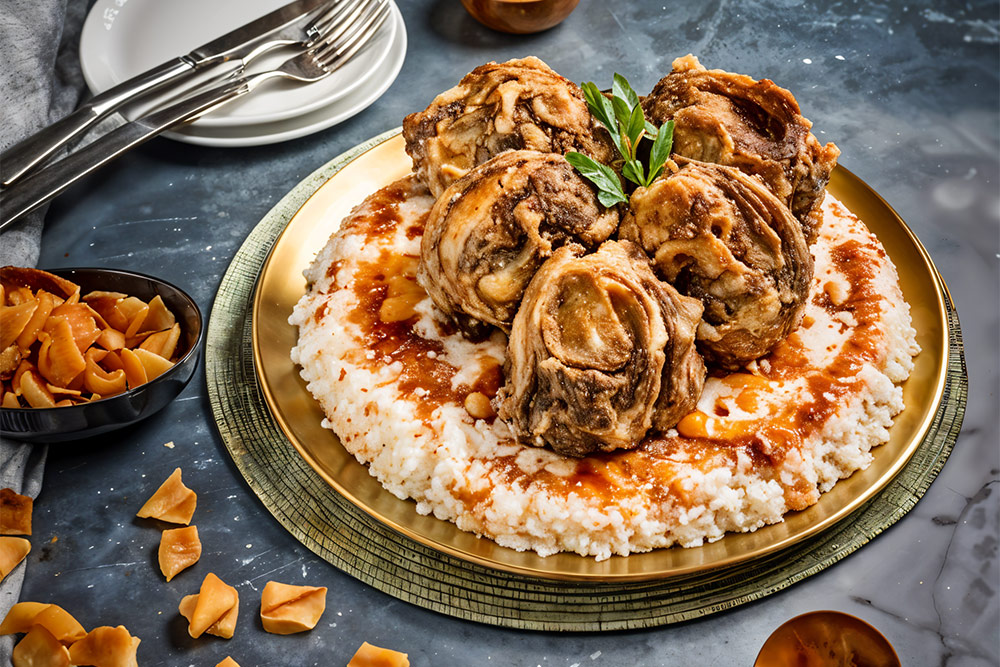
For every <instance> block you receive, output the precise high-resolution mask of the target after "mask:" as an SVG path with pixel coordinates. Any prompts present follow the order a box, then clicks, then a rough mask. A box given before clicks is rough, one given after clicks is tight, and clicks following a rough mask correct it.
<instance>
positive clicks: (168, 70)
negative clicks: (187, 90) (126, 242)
mask: <svg viewBox="0 0 1000 667" xmlns="http://www.w3.org/2000/svg"><path fill="white" fill-rule="evenodd" d="M363 1H364V0H306V1H302V2H297V3H292V4H289V5H286V6H285V7H284V8H282V9H281V10H279V12H276V14H278V13H283V12H287V13H288V14H289V15H294V14H295V13H296V12H298V11H300V9H302V8H306V9H308V8H314V9H312V10H311V11H308V12H307V13H305V14H303V15H302V16H301V18H298V19H295V20H292V21H290V22H289V23H288V24H287V25H286V26H285V27H283V28H281V29H280V30H278V31H276V32H273V33H271V34H269V35H268V37H267V38H266V39H264V40H259V39H258V40H255V39H254V38H253V37H252V35H251V36H248V34H252V33H253V31H254V30H255V29H256V27H255V26H256V24H257V23H259V21H266V20H269V17H270V16H271V15H268V17H264V18H263V19H260V20H259V21H257V22H251V23H250V24H247V25H245V26H242V27H241V28H238V29H237V30H236V31H234V32H233V33H229V34H227V35H226V36H224V37H221V38H219V39H218V40H215V41H213V42H211V43H210V44H208V45H203V46H202V47H199V48H198V49H196V50H195V51H193V52H192V53H191V54H188V55H186V56H182V57H180V58H177V59H175V60H172V61H168V62H167V63H164V64H163V65H161V66H160V67H158V68H154V69H153V70H150V71H148V72H145V73H143V74H141V75H139V76H138V77H136V78H133V79H130V80H129V81H126V82H124V83H122V84H119V85H118V86H115V87H113V88H111V89H110V90H107V91H104V92H102V93H99V94H97V95H95V96H94V97H92V98H91V99H89V100H87V101H86V102H84V103H83V104H82V105H81V106H80V108H78V109H76V110H75V111H73V112H72V113H70V114H69V115H68V116H66V117H65V118H62V119H60V120H58V121H56V122H55V123H53V124H51V125H49V126H48V127H46V128H43V129H42V130H40V131H39V132H37V133H35V134H33V135H32V136H30V137H27V138H26V139H24V140H23V141H21V142H19V143H18V144H17V145H15V146H11V147H10V148H8V149H7V150H5V151H3V154H2V155H0V177H2V184H0V187H7V186H10V185H11V184H13V183H14V182H16V181H17V180H19V179H21V178H23V177H24V176H26V175H27V174H28V173H29V172H30V171H31V170H32V169H35V168H36V167H37V166H38V165H40V164H41V163H43V162H45V161H46V160H47V159H49V158H50V157H51V156H52V155H54V154H55V153H56V152H58V151H59V150H60V149H62V148H64V147H65V146H67V145H68V144H69V143H70V142H71V141H73V140H74V139H76V138H78V137H80V136H81V135H82V134H83V133H84V132H86V131H87V130H89V129H90V128H91V127H93V126H94V125H95V124H97V123H98V122H99V121H101V120H102V119H104V118H107V117H108V116H109V115H111V114H112V113H114V112H115V111H118V110H119V109H122V108H124V107H126V106H128V105H130V104H134V103H136V102H141V101H145V100H147V99H149V98H153V99H154V100H155V99H156V97H163V96H164V92H165V91H167V90H168V89H169V88H171V87H178V86H180V87H183V86H184V84H186V83H189V82H190V80H191V78H192V77H193V76H194V75H195V74H197V73H200V72H204V71H206V70H210V69H211V68H212V67H217V66H220V65H221V64H222V63H236V64H237V65H238V66H237V68H236V69H235V70H234V72H233V73H232V74H230V76H229V77H228V78H233V76H240V75H242V74H243V73H244V71H245V69H246V67H247V65H249V64H250V63H252V62H253V61H255V60H256V59H258V58H260V57H261V56H263V55H264V54H266V53H270V52H271V51H274V50H275V49H279V48H284V47H294V46H298V47H300V48H308V47H310V46H311V45H313V44H315V43H316V42H317V41H320V40H324V39H326V38H327V37H328V36H329V35H331V34H332V33H333V32H334V31H335V30H337V29H338V28H339V27H340V26H341V25H343V22H344V21H345V20H346V19H347V18H348V17H349V15H350V14H349V13H350V12H351V11H352V10H353V9H355V8H356V7H357V6H358V4H359V3H361V2H363ZM316 8H318V9H316ZM282 16H284V14H282ZM273 20H277V19H273ZM230 40H234V41H241V40H245V41H246V43H245V44H241V45H240V46H237V47H234V48H230V49H226V50H223V51H222V52H221V53H215V52H214V49H216V48H223V47H222V46H218V45H219V44H220V43H224V44H228V43H229V41H230ZM258 42H259V43H258ZM195 55H197V58H200V60H199V59H197V58H195ZM168 100H169V97H168ZM168 100H161V101H168ZM161 106H162V104H161Z"/></svg>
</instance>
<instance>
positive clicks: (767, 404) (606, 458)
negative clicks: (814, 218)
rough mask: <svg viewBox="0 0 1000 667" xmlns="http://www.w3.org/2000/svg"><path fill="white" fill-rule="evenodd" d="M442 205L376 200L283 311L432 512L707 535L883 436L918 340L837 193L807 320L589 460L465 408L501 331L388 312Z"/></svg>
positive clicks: (623, 546) (498, 528) (355, 416)
mask: <svg viewBox="0 0 1000 667" xmlns="http://www.w3.org/2000/svg"><path fill="white" fill-rule="evenodd" d="M431 202H432V199H431V198H430V197H429V195H428V193H427V192H426V191H425V190H424V189H423V188H422V186H420V185H419V184H418V183H417V182H416V181H415V179H413V178H412V177H411V178H407V179H403V180H401V181H398V182H396V183H394V184H392V185H390V186H387V187H386V188H383V189H382V190H379V191H378V192H376V193H375V194H373V195H372V196H371V197H369V199H368V200H366V202H365V203H364V204H362V205H361V206H359V207H358V208H357V209H355V211H354V212H353V213H352V215H351V216H350V217H349V218H348V219H346V220H345V221H344V223H343V225H342V227H341V230H340V231H339V232H338V233H337V234H335V235H334V237H332V238H331V241H330V243H329V244H328V245H327V247H326V248H325V249H324V250H323V251H322V252H321V253H320V255H319V257H318V258H317V260H316V262H315V263H314V265H313V267H311V269H310V270H309V272H307V276H308V277H309V278H310V280H311V281H312V285H311V289H310V291H309V293H308V294H306V295H305V296H304V297H303V299H302V300H301V301H300V303H299V305H298V306H297V307H296V311H295V313H294V314H293V316H292V317H291V319H290V321H291V322H292V323H293V324H296V325H298V326H299V327H300V339H299V345H298V346H297V347H296V348H295V350H293V359H294V360H295V361H296V362H297V363H299V364H300V365H301V366H302V368H303V370H302V375H303V377H304V378H305V379H306V381H307V382H309V383H310V384H309V388H310V391H311V392H313V394H314V396H315V397H316V398H317V400H319V401H320V403H321V405H322V406H323V407H324V411H325V412H326V414H327V421H326V422H325V425H327V426H328V427H330V428H332V429H333V430H334V431H335V432H336V433H337V434H338V435H339V436H340V437H341V440H342V442H343V444H344V446H345V447H347V448H348V450H349V451H351V452H352V453H353V454H354V455H355V456H356V457H357V458H358V459H359V460H360V461H362V462H363V463H367V464H369V465H370V472H371V473H372V474H373V475H374V476H376V477H377V478H378V479H379V480H380V481H381V482H382V483H383V485H384V486H386V488H387V489H389V490H390V491H392V492H393V493H394V494H396V495H397V496H400V497H407V496H408V497H412V498H414V499H415V500H416V501H417V503H418V506H417V507H418V510H419V511H421V512H422V513H429V512H432V511H433V512H434V513H435V515H436V516H438V517H440V518H444V519H449V520H452V521H455V522H456V523H457V524H458V526H459V528H462V529H463V530H468V531H472V532H476V533H477V534H480V535H485V536H488V537H491V538H493V539H495V540H497V541H498V542H499V543H500V544H503V545H505V546H511V547H513V548H517V549H534V550H536V551H538V552H539V553H540V554H543V555H545V554H548V553H553V552H555V551H559V550H570V551H577V552H579V553H582V554H585V555H595V556H597V557H598V558H606V557H608V556H610V555H611V554H614V553H617V554H622V555H625V554H627V553H629V552H631V551H645V550H649V549H651V548H656V547H661V546H668V545H670V544H674V543H681V544H683V545H685V546H694V545H697V544H701V543H702V542H703V541H704V540H714V539H718V538H720V537H721V536H722V535H724V533H725V532H726V531H746V530H754V529H756V528H758V527H760V526H762V525H765V524H767V523H774V522H777V521H780V520H781V517H782V515H783V514H784V513H785V512H787V511H789V510H797V509H803V508H805V507H808V506H809V505H812V504H814V503H815V502H817V501H818V499H819V496H820V494H821V493H823V492H825V491H827V490H829V489H830V488H831V487H832V486H833V484H834V483H835V482H836V481H837V480H838V479H840V478H843V477H846V476H848V475H850V474H851V473H852V472H853V471H854V470H857V469H860V468H864V467H867V465H868V464H869V463H870V462H871V458H872V456H871V454H870V452H869V450H870V449H871V448H872V447H873V446H876V445H878V444H881V443H883V442H885V441H886V440H887V439H888V427H889V425H890V424H891V419H892V416H893V415H894V414H896V413H897V412H899V411H900V410H901V409H902V398H901V396H902V393H901V389H900V388H899V387H898V386H897V384H896V383H899V382H902V381H903V380H904V379H905V378H906V377H907V376H908V375H909V372H910V370H911V368H912V355H914V354H916V353H917V351H918V348H917V346H916V343H915V341H914V335H915V334H914V332H913V330H912V328H911V327H910V318H909V308H908V306H907V305H906V303H905V301H903V298H902V295H901V293H900V290H899V286H898V280H897V277H896V273H895V268H894V267H893V266H892V264H891V262H890V261H889V259H888V258H887V256H886V254H885V252H884V250H883V249H882V247H881V246H880V244H879V243H878V241H877V239H875V237H874V236H873V235H872V234H870V233H869V232H868V231H867V229H865V228H864V226H863V225H862V224H861V223H860V222H859V221H858V220H857V218H855V217H854V216H853V215H852V214H850V212H848V211H847V210H846V209H845V208H844V207H843V206H842V205H840V204H839V203H838V202H836V200H834V199H833V198H832V197H830V196H829V195H828V196H827V201H826V203H825V204H824V214H825V215H824V222H823V225H822V227H821V229H820V238H819V241H818V242H817V243H816V245H815V246H814V247H813V253H814V259H815V261H816V271H815V277H814V279H813V284H812V289H811V295H810V300H809V305H808V307H807V311H806V318H805V324H804V325H803V326H802V327H801V328H800V329H799V331H797V332H796V333H794V334H792V335H791V336H790V337H789V338H787V339H786V340H785V341H783V342H782V343H780V344H779V346H778V347H777V348H776V349H775V350H774V351H773V352H772V353H771V354H770V355H769V356H768V357H766V358H764V359H762V360H759V361H758V362H756V363H753V364H751V365H750V368H749V369H747V370H746V371H744V372H740V373H733V374H718V373H716V374H714V375H713V376H712V377H710V378H709V379H708V381H707V383H706V387H705V391H704V393H703V395H702V397H701V400H700V401H699V404H698V410H697V411H695V412H694V413H692V414H690V415H688V416H687V417H685V418H684V419H683V420H682V421H681V423H680V424H679V425H678V427H677V429H672V430H670V431H669V432H667V433H666V434H662V435H656V436H652V437H647V438H646V439H645V440H644V441H643V442H642V444H641V445H640V446H639V447H638V448H636V449H634V450H630V451H618V452H614V453H609V454H600V455H594V456H590V457H587V458H584V459H564V458H563V457H561V456H558V455H556V454H554V453H553V452H551V451H548V450H542V449H536V448H532V447H524V446H521V445H518V444H517V443H515V442H513V441H512V440H511V439H510V436H509V435H508V433H507V431H506V428H505V426H504V425H503V423H502V422H499V421H494V419H493V418H492V417H490V418H488V419H480V420H476V419H473V418H472V417H471V416H470V415H469V413H468V412H467V411H466V410H465V409H464V407H463V405H464V402H465V399H466V397H467V396H468V395H469V394H470V393H472V392H480V393H483V394H485V395H486V396H487V397H488V398H493V397H494V396H495V395H496V391H497V389H498V387H499V386H500V385H501V384H502V383H503V371H502V367H501V363H502V359H503V350H504V344H505V341H504V339H503V336H502V334H500V333H499V332H498V333H497V334H496V335H495V336H493V337H492V338H491V339H486V340H482V341H468V340H466V339H464V338H463V337H462V335H461V334H460V333H458V332H457V331H455V330H454V328H453V327H452V326H450V325H449V324H447V323H446V322H445V320H444V319H443V318H442V317H440V315H437V316H436V315H435V312H434V308H433V306H432V305H431V303H430V300H429V299H428V298H426V297H425V296H424V295H423V294H420V295H418V297H417V299H419V303H417V304H416V305H415V307H414V314H413V316H412V317H409V318H407V319H402V320H398V321H390V322H387V321H384V320H383V319H382V317H380V312H382V307H383V304H384V302H385V300H386V298H387V297H388V296H389V294H390V289H391V286H392V285H393V284H396V285H400V284H403V285H404V286H406V285H407V284H405V283H399V282H398V281H400V280H413V275H414V274H415V271H416V265H417V258H418V257H419V243H420V231H421V230H422V226H423V223H424V220H425V219H426V216H427V212H428V210H429V208H430V203H431ZM394 280H395V281H397V282H396V283H393V281H394ZM414 285H415V283H414ZM407 289H409V287H407ZM417 289H419V287H417ZM324 349H325V350H327V351H326V352H324V351H323V350H324ZM402 422H405V423H402ZM385 450H392V451H391V452H389V453H386V452H385Z"/></svg>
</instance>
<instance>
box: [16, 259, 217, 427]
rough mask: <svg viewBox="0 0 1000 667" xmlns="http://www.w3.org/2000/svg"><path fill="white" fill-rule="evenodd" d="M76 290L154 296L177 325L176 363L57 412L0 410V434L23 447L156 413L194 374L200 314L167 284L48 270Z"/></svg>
mask: <svg viewBox="0 0 1000 667" xmlns="http://www.w3.org/2000/svg"><path fill="white" fill-rule="evenodd" d="M50 273H54V274H56V275H57V276H62V277H63V278H66V279H67V280H72V281H73V282H75V283H77V284H78V285H80V288H81V292H82V293H83V294H86V293H87V292H90V291H94V290H102V291H106V292H124V293H125V294H128V295H129V296H136V297H139V298H140V299H143V300H144V301H149V300H150V299H152V298H153V297H155V296H156V295H157V294H158V295H160V298H161V299H163V303H165V304H166V306H167V308H169V309H170V311H171V312H172V313H174V315H175V316H176V317H177V321H178V322H179V323H180V325H181V339H180V341H179V342H178V346H179V348H180V360H179V361H178V362H177V363H176V364H174V365H173V367H171V368H170V369H169V370H168V371H167V372H165V373H163V374H162V375H160V376H159V377H158V378H156V379H155V380H152V381H150V382H147V383H146V384H144V385H140V386H138V387H136V388H135V389H130V390H129V391H126V392H125V393H124V394H118V395H117V396H111V397H109V398H103V399H101V400H99V401H93V402H91V403H81V404H80V405H74V406H67V407H62V408H0V434H2V435H3V437H4V438H5V439H6V438H10V439H12V440H22V441H26V442H39V443H42V442H45V443H48V442H64V441H67V440H78V439H82V438H89V437H91V436H95V435H100V434H101V433H107V432H108V431H113V430H114V429H117V428H122V427H124V426H128V425H129V424H134V423H136V422H137V421H139V420H141V419H145V418H146V417H148V416H150V415H151V414H153V413H154V412H157V411H158V410H160V409H161V408H163V407H164V406H166V404H167V403H169V402H170V401H172V400H174V398H175V397H176V396H177V394H179V393H180V392H181V390H182V389H183V388H184V386H185V385H186V384H187V383H188V381H189V380H190V379H191V376H192V375H194V371H195V369H196V368H197V367H198V358H199V356H200V355H201V341H202V338H203V336H204V327H203V326H202V316H201V310H199V309H198V304H196V303H195V302H194V299H192V298H191V297H190V296H188V295H187V294H186V293H185V292H183V291H182V290H181V289H179V288H178V287H175V286H174V285H171V284H170V283H167V282H164V281H162V280H158V279H156V278H153V277H151V276H145V275H142V274H141V273H130V272H128V271H118V270H115V269H52V270H50Z"/></svg>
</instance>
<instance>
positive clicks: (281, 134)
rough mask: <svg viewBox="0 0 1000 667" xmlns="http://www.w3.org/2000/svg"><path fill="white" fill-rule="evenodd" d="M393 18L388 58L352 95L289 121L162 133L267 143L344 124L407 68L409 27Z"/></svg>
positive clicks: (226, 143) (233, 143)
mask: <svg viewBox="0 0 1000 667" xmlns="http://www.w3.org/2000/svg"><path fill="white" fill-rule="evenodd" d="M392 20H393V21H395V23H396V29H395V34H394V38H393V40H392V44H391V46H390V48H389V53H388V55H387V56H386V59H385V61H383V63H382V65H381V66H380V67H379V68H378V69H376V70H373V71H371V72H369V73H368V74H367V76H366V77H365V78H363V79H362V80H361V82H360V86H359V88H358V89H357V90H355V92H354V93H352V94H351V95H348V96H347V97H343V98H341V99H339V100H337V101H336V102H333V103H332V104H329V105H327V106H325V107H321V108H319V109H316V110H315V111H310V112H309V113H306V114H303V115H300V116H295V117H293V118H289V119H286V120H279V121H274V122H271V123H261V124H256V125H245V126H236V127H202V126H201V125H200V123H192V124H191V125H187V126H185V127H183V128H181V129H179V130H176V131H174V132H164V133H163V135H162V136H164V137H168V138H170V139H175V140H176V141H182V142H184V143H188V144H197V145H199V146H222V147H238V146H263V145H265V144H276V143H278V142H281V141H288V140H290V139H297V138H298V137H304V136H306V135H307V134H312V133H313V132H318V131H320V130H324V129H326V128H328V127H331V126H333V125H336V124H337V123H342V122H343V121H345V120H347V119H348V118H350V117H352V116H354V115H356V114H357V113H359V112H361V111H363V110H364V109H366V108H368V106H369V105H371V104H372V103H373V102H374V101H375V100H377V99H378V98H379V97H381V96H382V93H384V92H385V91H386V90H388V88H389V86H391V85H392V82H393V81H395V80H396V76H397V75H398V74H399V70H400V69H401V68H402V67H403V60H404V59H405V57H406V26H405V25H404V24H403V17H402V16H401V15H400V14H399V10H398V9H396V8H395V7H393V16H392ZM255 94H256V93H255Z"/></svg>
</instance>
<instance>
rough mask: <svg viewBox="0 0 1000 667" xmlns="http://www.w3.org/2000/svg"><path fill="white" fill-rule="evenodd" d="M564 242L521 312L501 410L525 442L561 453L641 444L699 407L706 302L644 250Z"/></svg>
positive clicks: (499, 400)
mask: <svg viewBox="0 0 1000 667" xmlns="http://www.w3.org/2000/svg"><path fill="white" fill-rule="evenodd" d="M582 253H583V248H581V247H579V246H566V247H563V248H560V249H559V250H557V251H556V253H555V254H554V255H553V256H552V257H551V258H550V259H548V260H547V261H546V262H545V263H544V264H543V265H542V267H541V268H540V269H539V270H538V273H537V274H536V275H535V277H534V279H533V280H532V281H531V284H530V285H529V287H528V290H527V292H525V295H524V301H523V302H522V304H521V308H520V310H519V311H518V314H517V317H516V318H515V319H514V326H513V329H512V330H511V334H510V340H509V342H508V345H507V360H506V363H505V365H504V375H505V377H506V383H505V384H504V386H503V387H502V388H501V389H500V392H499V393H498V394H497V399H496V404H497V406H498V413H499V415H500V418H501V419H503V420H504V421H505V422H506V423H507V424H508V425H509V427H510V428H511V430H512V431H513V432H514V434H515V435H516V436H517V438H518V440H520V441H521V442H524V443H526V444H533V445H536V446H544V445H549V446H551V447H552V449H554V450H555V451H557V452H559V453H560V454H565V455H569V456H585V455H587V454H590V453H592V452H597V451H612V450H615V449H622V448H624V449H631V448H634V447H635V446H636V445H638V444H639V442H640V441H641V440H642V438H643V436H644V435H645V434H646V432H647V431H648V430H649V429H650V428H656V429H658V430H666V429H668V428H670V427H672V426H674V425H675V424H676V423H677V421H678V420H679V419H680V418H681V417H682V416H683V415H685V414H687V413H688V412H690V411H691V410H692V409H694V406H695V404H696V403H697V400H698V397H699V396H700V395H701V390H702V387H703V385H704V381H705V364H704V362H703V361H702V359H701V356H700V355H699V354H698V352H697V351H696V349H695V344H694V337H695V328H696V327H697V323H698V318H699V316H700V314H701V304H700V303H699V302H698V301H697V300H695V299H689V298H687V297H683V296H681V295H680V294H678V293H677V291H676V290H675V289H673V288H672V287H671V286H670V285H667V284H666V283H663V282H661V281H660V280H658V279H657V278H656V276H655V275H654V274H653V272H652V270H651V269H650V267H649V263H648V260H647V258H646V257H645V255H644V254H643V252H642V250H641V249H640V248H639V247H638V246H635V245H634V244H632V243H629V242H627V241H625V242H616V241H608V242H606V243H604V244H603V245H602V246H601V247H600V248H599V249H598V251H597V252H596V253H592V254H589V255H583V254H582Z"/></svg>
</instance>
